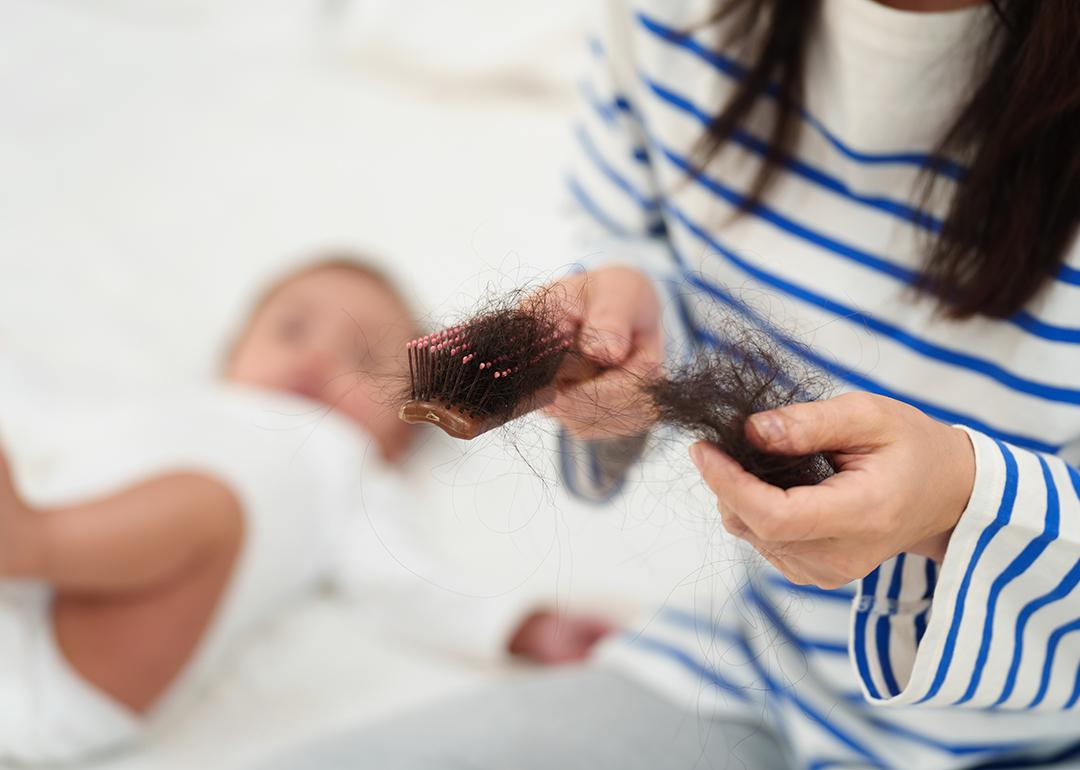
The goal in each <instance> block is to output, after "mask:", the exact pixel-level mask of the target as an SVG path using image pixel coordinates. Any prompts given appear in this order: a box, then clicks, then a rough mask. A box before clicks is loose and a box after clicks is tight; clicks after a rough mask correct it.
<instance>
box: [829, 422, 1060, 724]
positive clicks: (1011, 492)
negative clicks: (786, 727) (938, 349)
mask: <svg viewBox="0 0 1080 770" xmlns="http://www.w3.org/2000/svg"><path fill="white" fill-rule="evenodd" d="M968 434H969V435H970V436H971V439H972V443H973V444H974V447H975V461H976V473H975V486H974V490H973V493H972V496H971V499H970V501H969V503H968V506H967V508H966V510H965V511H964V513H963V515H962V516H961V518H960V521H959V523H958V525H957V527H956V530H955V531H954V533H953V535H952V538H951V540H950V542H949V546H948V550H947V552H946V555H945V559H944V561H943V563H942V564H941V568H940V572H939V571H938V569H937V568H936V566H935V565H934V563H933V562H930V561H928V560H926V559H924V558H922V557H919V556H915V555H913V554H900V555H899V556H897V557H896V558H895V559H892V560H891V561H889V562H886V563H885V564H882V565H881V566H880V567H878V568H877V569H876V570H874V571H873V572H871V573H870V574H869V575H867V576H866V577H865V578H863V579H862V580H861V581H860V585H859V593H858V596H857V598H856V601H855V604H854V609H853V612H852V629H851V636H850V647H851V655H852V660H853V663H854V666H855V669H856V671H857V673H858V676H859V679H860V680H861V682H862V687H863V692H864V695H865V696H866V698H867V699H868V700H869V701H870V702H872V703H881V704H890V705H909V706H910V705H926V706H928V707H948V706H953V707H955V706H966V707H971V708H980V709H987V708H989V709H1008V710H1031V709H1040V710H1046V711H1060V710H1068V709H1074V708H1076V704H1077V701H1078V699H1080V588H1078V586H1080V472H1078V471H1077V469H1076V468H1074V467H1072V466H1070V465H1068V464H1067V463H1065V462H1064V461H1062V460H1061V459H1060V458H1058V457H1055V456H1052V455H1044V454H1040V453H1037V452H1033V451H1028V450H1024V449H1018V448H1016V447H1014V446H1010V445H1008V444H1005V443H1003V442H1000V441H998V440H996V439H993V438H990V437H988V436H986V435H984V434H982V433H979V432H977V431H973V430H968Z"/></svg>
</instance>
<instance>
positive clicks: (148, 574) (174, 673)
mask: <svg viewBox="0 0 1080 770" xmlns="http://www.w3.org/2000/svg"><path fill="white" fill-rule="evenodd" d="M416 329H417V324H416V323H415V322H414V320H413V318H412V316H411V314H410V312H409V309H408V307H407V304H406V303H405V302H404V301H403V299H402V297H401V295H400V294H399V293H398V292H397V290H396V289H395V288H394V287H393V286H392V284H391V283H390V282H389V281H388V280H387V279H386V278H385V277H383V276H382V275H381V274H380V273H379V272H378V271H376V270H374V269H372V268H370V267H368V266H366V265H364V264H362V263H360V262H357V261H353V260H351V259H347V258H332V259H324V260H321V261H318V262H316V263H314V264H311V265H309V266H307V267H305V268H303V269H301V270H299V271H297V272H294V273H293V274H291V275H289V276H288V277H286V278H285V279H283V280H281V281H279V282H278V283H277V284H275V285H274V286H273V287H272V288H271V289H270V290H269V291H268V292H267V293H266V294H265V295H264V296H263V297H262V299H261V300H260V301H259V302H258V303H257V305H256V307H255V309H254V311H253V312H252V313H251V315H250V317H249V318H248V319H247V320H246V322H245V323H244V326H243V329H242V331H241V332H240V334H239V335H238V336H237V338H236V340H235V342H234V343H233V345H232V348H231V350H230V352H229V355H228V360H227V364H226V367H225V373H224V375H225V379H226V380H227V381H228V382H230V383H234V384H237V385H242V386H247V387H248V388H255V389H259V390H263V391H275V392H284V393H288V394H293V395H295V396H299V397H301V398H303V399H307V400H308V401H313V402H317V403H318V404H320V405H321V406H322V407H324V408H325V407H328V408H329V409H330V410H333V411H334V412H336V413H337V414H339V415H340V416H342V417H344V418H347V419H346V420H344V421H339V422H342V423H343V424H346V425H351V426H353V427H354V428H359V429H360V431H362V432H363V433H364V434H366V435H367V436H368V437H369V438H370V441H371V445H372V446H373V447H375V448H377V450H378V453H379V454H380V455H381V457H382V458H383V459H384V460H385V461H386V462H387V463H390V464H395V463H399V462H401V461H402V459H403V458H404V457H405V453H406V449H407V448H408V446H409V443H410V439H411V438H412V436H413V432H414V431H415V430H416V429H415V428H412V427H411V426H408V425H406V424H405V423H403V422H401V421H400V420H398V419H397V416H396V410H395V409H394V408H393V405H392V403H391V396H392V394H393V392H394V388H396V387H397V386H398V385H399V384H400V383H401V381H402V377H403V375H404V372H405V366H406V361H405V359H404V357H403V354H404V350H405V342H406V341H407V340H408V339H410V338H411V337H413V336H415V335H416ZM214 440H215V439H213V438H211V437H206V438H205V439H203V441H204V442H213V441H214ZM245 460H247V461H248V463H249V464H252V463H257V461H258V458H257V457H247V458H245ZM291 467H292V465H290V468H291ZM357 467H358V466H357ZM242 475H243V474H242V473H238V474H230V473H225V472H223V473H220V474H219V473H215V472H214V469H213V468H212V467H211V468H210V469H209V470H207V469H193V470H189V469H178V470H175V471H166V472H162V473H160V474H158V475H152V476H149V477H146V478H142V479H141V480H137V481H135V482H134V483H131V484H129V485H127V486H125V487H124V488H120V489H117V490H115V491H114V492H112V493H110V494H106V495H104V496H99V497H97V498H95V499H90V500H86V501H82V502H77V503H75V504H68V505H63V506H55V507H36V508H35V507H31V506H30V505H28V504H27V503H25V502H24V501H23V500H22V499H21V497H20V495H19V492H18V490H17V489H16V487H15V485H14V484H13V482H12V477H11V473H10V471H9V468H8V467H7V463H6V461H5V460H4V458H3V456H2V455H0V588H2V586H3V584H4V583H5V582H11V581H10V580H5V579H13V578H18V579H24V580H27V581H31V582H34V583H37V584H39V585H42V586H46V587H47V591H48V599H47V600H46V601H44V602H43V603H42V605H41V609H40V610H39V614H40V615H41V616H42V617H41V619H40V620H41V627H42V628H43V629H45V630H44V631H43V632H42V633H45V634H50V635H51V636H52V642H51V645H52V649H53V650H55V652H54V653H52V655H53V657H54V658H55V659H56V660H53V661H52V662H51V663H49V664H48V665H51V666H53V667H54V668H60V669H63V670H65V671H67V672H68V673H69V674H71V675H72V676H71V677H70V678H71V680H72V681H69V682H66V683H64V684H63V685H62V686H63V687H64V688H66V689H67V691H68V692H67V696H66V697H64V698H63V699H62V700H64V702H65V703H66V704H68V705H67V706H66V708H71V709H76V710H77V708H79V704H83V705H85V706H88V707H89V706H92V707H93V708H94V709H96V711H97V715H96V716H95V721H94V723H93V724H88V725H87V726H85V728H79V727H78V724H79V715H78V714H77V713H76V714H74V715H73V716H72V715H67V716H64V715H57V714H51V715H45V716H44V717H40V718H35V719H34V720H30V719H27V720H25V721H24V725H29V726H27V727H26V729H27V730H34V731H37V735H36V737H35V736H27V735H22V736H20V735H17V734H14V733H9V734H8V735H6V736H5V734H4V732H3V730H2V729H0V759H4V758H15V759H21V760H23V761H39V760H51V759H70V758H73V757H75V756H78V755H80V754H85V753H88V752H91V751H95V750H100V749H102V748H105V747H107V746H109V745H113V744H115V743H117V742H122V741H123V740H125V739H129V738H131V737H133V736H134V735H135V734H136V733H137V729H138V725H139V721H140V717H141V715H144V714H146V713H147V712H148V711H149V710H150V709H151V708H152V707H154V706H155V705H156V704H158V703H159V701H161V700H162V699H163V696H164V695H166V694H167V693H168V691H169V689H170V686H171V685H172V684H173V683H174V682H175V681H176V680H177V679H178V678H179V677H180V675H181V674H182V673H183V672H185V670H186V668H187V667H188V666H189V663H190V661H191V660H192V658H193V656H194V655H195V653H196V651H197V649H198V648H199V647H200V644H201V642H202V640H203V637H204V635H206V634H207V633H208V632H209V629H210V628H211V627H212V626H213V625H214V623H216V622H218V621H217V616H216V612H217V610H218V609H219V604H222V603H223V597H225V596H226V595H227V593H228V592H229V590H230V583H231V582H232V581H234V579H235V574H234V573H236V572H237V571H238V569H239V567H238V565H239V564H241V562H242V561H243V558H242V557H243V556H244V554H245V548H244V546H245V543H246V541H247V540H248V539H250V538H251V537H253V531H254V533H255V534H258V532H259V531H260V530H259V527H261V526H262V525H260V524H253V522H257V521H258V516H259V515H260V514H259V511H258V510H257V509H258V508H259V506H260V505H262V503H261V502H260V501H261V500H267V499H269V498H271V497H272V498H275V500H278V502H279V504H284V503H283V502H280V501H281V499H282V498H283V493H282V494H279V493H278V492H277V491H274V492H273V493H270V492H266V491H263V492H261V493H260V492H259V491H257V490H256V491H250V490H246V489H243V488H241V487H244V486H245V482H244V481H242V480H241V481H237V479H238V478H241V477H242ZM311 478H313V479H315V480H314V481H310V480H309V481H306V482H305V483H308V484H309V485H310V486H312V487H314V486H315V485H317V484H318V478H317V473H316V474H315V475H314V476H312V477H311ZM277 483H284V482H283V481H282V480H280V479H279V480H278V481H277ZM247 486H253V485H247ZM295 486H296V485H295V484H294V485H293V487H295ZM286 491H287V492H289V493H295V491H296V490H295V489H293V488H292V487H289V488H287V490H286ZM300 491H301V492H303V493H305V495H309V496H304V497H301V498H298V500H300V501H301V502H300V503H299V505H301V506H303V507H304V511H303V513H304V516H305V517H309V516H310V519H306V521H308V525H309V529H310V528H317V527H318V522H319V518H318V516H317V515H315V513H313V511H314V510H315V509H316V508H317V507H318V500H319V499H322V498H319V495H318V494H317V493H318V492H319V490H317V489H314V488H312V489H308V490H303V489H301V490H300ZM260 494H261V496H260ZM324 497H325V496H324ZM327 499H329V498H327ZM268 504H270V503H268ZM295 513H296V515H299V513H300V512H299V511H296V512H295ZM264 517H265V515H264ZM252 558H253V557H252ZM250 560H251V559H250V558H249V561H250ZM289 560H290V561H294V559H293V558H292V556H291V554H290V558H289ZM256 561H257V559H256ZM276 566H277V565H274V564H269V565H267V569H269V570H272V571H273V570H275V567H276ZM280 567H281V568H282V569H283V570H284V571H288V569H294V571H295V572H296V574H297V577H296V578H295V579H293V580H292V581H291V582H292V583H293V584H294V585H288V586H286V583H285V582H282V583H281V587H280V588H279V589H278V590H285V587H288V588H295V587H296V585H299V584H301V583H303V582H305V581H308V582H310V578H311V576H312V575H313V574H314V573H313V571H312V570H308V571H306V572H304V571H300V570H299V569H298V568H293V567H291V566H290V565H285V564H281V565H280ZM251 569H253V568H252V567H250V565H249V566H248V570H249V571H250V570H251ZM282 580H284V579H283V578H282ZM267 606H269V605H267ZM0 611H2V607H0ZM249 614H250V613H249ZM607 631H608V626H607V624H606V623H605V622H603V621H600V620H595V619H590V618H566V617H563V618H556V617H555V615H554V614H553V613H551V612H546V611H540V612H535V613H532V614H530V615H528V617H526V618H524V619H523V620H522V621H521V623H520V624H519V625H518V627H517V629H516V630H515V632H514V633H513V634H512V635H511V637H510V638H509V639H507V640H506V641H505V645H506V648H507V650H508V651H509V652H512V653H515V654H520V655H524V656H527V657H530V658H532V659H535V660H538V661H541V662H562V661H568V660H576V659H580V658H582V657H584V656H585V654H586V652H587V651H588V649H589V648H590V647H591V646H592V644H594V643H595V642H596V641H597V640H598V639H599V638H600V637H601V636H602V635H603V634H604V633H606V632H607ZM436 633H437V631H436ZM26 636H29V635H26ZM2 642H3V626H2V624H0V643H2ZM34 655H36V656H37V657H41V655H40V654H38V653H34ZM45 657H48V655H47V654H45ZM13 665H14V664H13ZM19 668H20V669H26V668H32V666H19ZM19 676H23V677H25V676H28V675H27V674H25V672H24V671H20V673H19ZM3 677H4V669H3V667H2V666H0V691H3V690H4V689H5V688H6V687H7V686H8V683H6V682H4V681H3ZM54 678H55V677H54ZM23 684H25V685H27V686H29V687H32V688H33V687H38V688H40V686H41V685H40V683H37V682H29V681H24V682H23ZM11 708H12V709H17V708H18V706H17V705H12V706H11ZM50 718H51V719H53V721H54V722H56V725H57V728H56V729H58V730H60V731H61V733H64V740H63V741H59V739H58V738H57V735H56V733H55V732H54V733H50V732H49V726H48V724H47V722H48V721H49V719H50ZM2 721H4V701H3V698H2V696H0V722H2ZM31 722H32V723H33V724H31ZM8 724H9V728H8V729H9V730H11V731H14V730H16V729H17V728H15V727H12V726H11V725H12V724H13V723H11V722H9V723H8ZM80 729H81V730H82V732H83V733H85V734H80ZM65 731H66V733H65ZM5 741H6V742H7V743H6V744H5ZM35 741H37V743H35ZM64 741H66V742H67V743H68V744H69V745H68V746H66V747H65V746H62V745H60V744H61V743H63V742H64ZM45 744H49V745H48V746H46V745H45ZM5 752H6V753H5Z"/></svg>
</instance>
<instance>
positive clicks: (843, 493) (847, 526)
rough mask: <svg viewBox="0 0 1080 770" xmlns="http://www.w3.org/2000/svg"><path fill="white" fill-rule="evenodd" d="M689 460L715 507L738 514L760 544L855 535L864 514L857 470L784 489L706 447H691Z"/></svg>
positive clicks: (705, 444) (696, 445)
mask: <svg viewBox="0 0 1080 770" xmlns="http://www.w3.org/2000/svg"><path fill="white" fill-rule="evenodd" d="M691 457H692V459H693V460H694V464H695V465H696V466H697V468H698V470H699V471H700V472H701V475H702V478H703V479H704V481H705V483H706V484H707V485H708V487H709V489H710V490H712V492H713V494H715V495H716V497H717V500H718V501H719V503H720V504H721V505H722V506H724V507H726V508H727V509H729V510H731V511H733V512H735V513H737V514H738V516H739V518H740V519H741V520H742V522H743V523H744V524H745V525H746V526H747V527H748V528H749V529H750V530H751V531H752V532H753V533H754V534H755V535H757V536H758V537H760V538H762V539H764V540H769V541H774V542H786V541H791V540H808V539H814V538H821V537H835V536H840V535H844V534H848V533H849V532H856V531H858V529H859V526H860V522H861V521H862V517H863V515H864V514H865V504H864V502H865V495H863V494H862V493H861V491H860V481H861V476H862V474H859V473H858V472H855V471H852V472H845V473H841V474H837V475H836V476H832V477H830V478H828V479H826V480H825V481H823V482H822V483H820V484H817V485H815V486H812V487H792V488H791V489H787V490H784V489H780V488H779V487H774V486H772V485H771V484H767V483H765V482H764V481H762V480H761V479H759V478H757V477H755V476H753V475H751V474H750V473H747V472H746V471H745V470H743V469H742V467H741V466H740V465H739V464H738V463H737V462H735V461H734V460H733V459H731V458H730V457H728V456H727V455H726V454H724V453H723V452H721V451H720V450H719V449H717V448H716V447H715V446H713V445H711V444H708V443H707V442H698V443H697V444H695V445H694V446H693V447H691Z"/></svg>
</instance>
